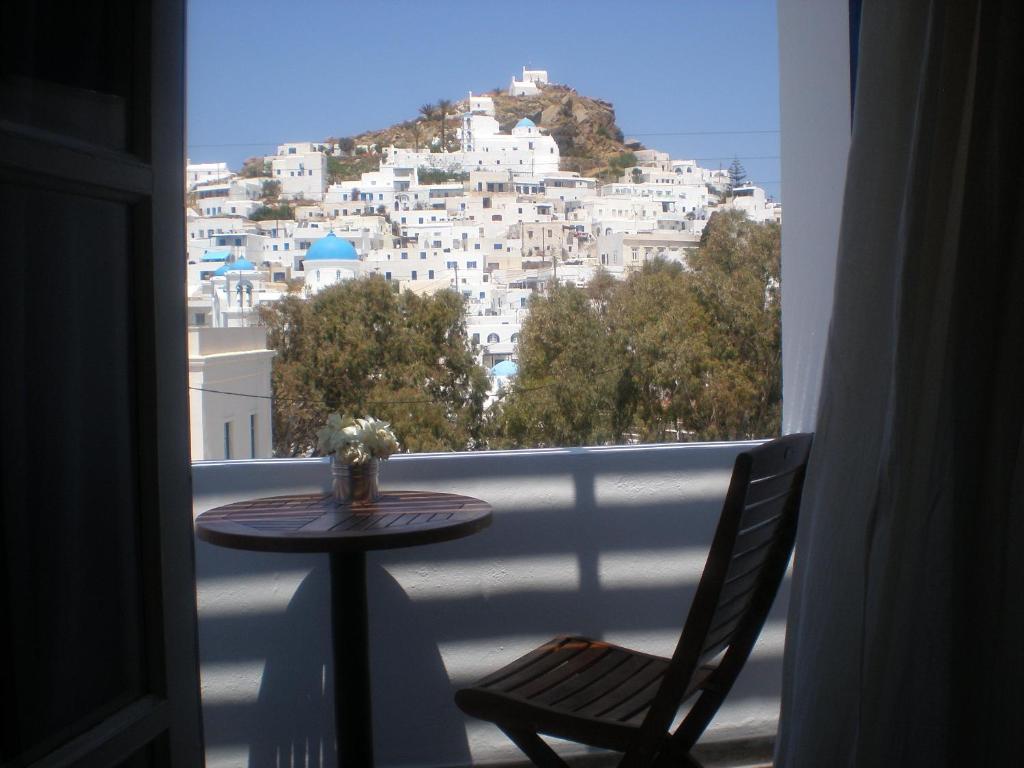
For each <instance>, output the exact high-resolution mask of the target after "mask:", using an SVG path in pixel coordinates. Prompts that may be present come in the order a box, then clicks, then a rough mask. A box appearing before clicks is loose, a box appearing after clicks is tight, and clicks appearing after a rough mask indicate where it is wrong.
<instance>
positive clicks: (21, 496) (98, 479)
mask: <svg viewBox="0 0 1024 768" xmlns="http://www.w3.org/2000/svg"><path fill="white" fill-rule="evenodd" d="M0 227H2V230H3V231H4V232H5V233H6V235H7V237H8V238H9V245H10V246H11V252H12V253H17V254H33V253H34V254H36V257H35V258H32V259H21V258H18V259H9V260H8V262H7V277H8V278H9V279H10V280H11V281H12V282H11V284H12V285H14V286H17V288H16V289H15V290H14V291H13V293H12V295H13V300H12V303H11V304H9V305H8V307H7V309H8V312H7V317H6V329H5V330H6V331H7V335H6V342H5V343H6V345H7V347H8V350H9V352H10V353H11V356H12V357H13V358H14V359H16V360H22V361H24V363H23V368H22V369H21V370H19V371H17V372H12V373H11V375H8V376H5V377H2V383H0V414H2V423H3V430H4V439H3V441H0V460H2V462H3V466H4V472H3V474H2V479H0V493H2V496H0V501H2V507H3V509H4V514H3V516H2V517H0V563H2V565H0V626H2V627H3V630H2V631H0V638H2V639H0V682H2V683H3V685H2V688H3V696H2V697H0V698H2V699H3V708H4V710H3V715H4V717H3V718H2V719H3V721H4V723H5V725H4V728H3V730H2V731H0V735H2V741H0V753H2V754H0V758H2V760H0V762H6V761H7V760H9V759H12V758H13V757H15V756H17V755H23V756H24V755H26V754H33V753H37V752H38V751H39V750H42V749H49V748H52V747H53V746H54V745H55V744H58V743H60V742H62V741H66V740H67V739H69V738H71V737H73V736H74V735H76V734H77V733H80V732H81V731H83V730H84V729H86V728H88V727H89V726H91V725H93V724H94V723H95V722H97V721H99V720H100V719H102V718H103V717H106V716H107V715H109V714H110V713H111V712H112V711H114V710H116V709H117V708H119V707H121V706H123V705H124V704H126V703H128V702H130V701H132V700H134V699H135V698H137V697H138V696H140V695H141V694H142V692H143V690H144V684H145V679H144V665H145V662H146V660H147V654H146V649H145V646H144V642H145V638H144V631H143V615H142V607H141V598H140V586H141V585H140V572H141V571H140V568H141V563H140V552H139V546H140V545H139V541H140V536H141V533H140V522H139V494H138V488H137V483H138V471H137V462H136V449H137V444H138V441H137V439H136V433H135V429H136V424H135V413H134V411H135V406H134V398H135V386H134V375H135V359H134V358H135V355H134V351H133V346H134V341H133V333H132V324H133V317H132V311H131V306H132V276H133V271H134V269H135V267H136V265H135V264H134V263H133V261H132V253H131V246H130V243H131V239H130V238H131V210H130V207H129V206H128V205H126V204H123V203H114V202H108V201H100V200H93V199H87V198H82V197H76V196H72V195H67V194H63V193H58V192H51V191H46V190H38V189H32V188H29V187H19V186H14V185H11V184H0ZM55 382H57V383H59V386H55V385H54V383H55ZM82 404H85V407H83V405H82ZM3 646H6V647H3ZM14 660H17V663H16V664H15V661H14Z"/></svg>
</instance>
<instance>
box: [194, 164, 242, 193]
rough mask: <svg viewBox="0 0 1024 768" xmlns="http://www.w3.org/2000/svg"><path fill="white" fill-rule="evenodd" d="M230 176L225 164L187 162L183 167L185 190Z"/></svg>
mask: <svg viewBox="0 0 1024 768" xmlns="http://www.w3.org/2000/svg"><path fill="white" fill-rule="evenodd" d="M230 176H231V170H230V169H229V168H228V164H227V163H193V162H192V161H191V160H190V161H188V163H187V165H186V166H185V188H186V189H192V187H194V186H196V185H197V184H205V183H206V182H208V181H219V180H221V179H226V178H229V177H230Z"/></svg>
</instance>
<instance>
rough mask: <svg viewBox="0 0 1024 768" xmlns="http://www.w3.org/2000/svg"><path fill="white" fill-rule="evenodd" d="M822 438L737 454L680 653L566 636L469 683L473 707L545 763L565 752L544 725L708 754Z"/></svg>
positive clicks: (635, 760)
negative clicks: (708, 732) (708, 731)
mask: <svg viewBox="0 0 1024 768" xmlns="http://www.w3.org/2000/svg"><path fill="white" fill-rule="evenodd" d="M811 439H812V436H811V435H789V436H788V437H783V438H780V439H778V440H773V441H772V442H770V443H767V444H765V445H761V446H758V447H757V448H753V449H752V450H749V451H744V452H743V453H741V454H739V456H737V457H736V464H735V466H734V468H733V474H732V481H731V482H730V485H729V491H728V494H727V495H726V498H725V505H724V507H723V509H722V516H721V519H720V520H719V523H718V528H717V530H716V531H715V536H714V540H713V541H712V544H711V551H710V553H709V555H708V560H707V563H706V565H705V566H704V573H703V575H702V576H701V580H700V584H699V585H698V586H697V592H696V594H695V596H694V599H693V604H692V605H691V607H690V612H689V615H688V616H687V619H686V624H685V626H684V628H683V632H682V634H681V635H680V637H679V642H678V643H677V645H676V649H675V652H674V653H673V654H672V658H671V659H666V658H662V657H659V656H652V655H650V654H646V653H641V652H639V651H633V650H630V649H628V648H622V647H620V646H616V645H612V644H610V643H605V642H602V641H600V640H592V639H589V638H585V637H572V636H563V637H557V638H555V639H554V640H551V641H550V642H548V643H545V644H544V645H542V646H541V647H540V648H537V649H536V650H534V651H532V652H531V653H528V654H526V655H525V656H523V657H521V658H519V659H517V660H516V661H513V662H512V663H511V664H509V665H508V666H506V667H503V668H502V669H500V670H498V671H497V672H495V673H494V674H492V675H489V676H487V677H485V678H483V679H481V680H479V681H478V682H476V683H475V684H474V685H471V686H470V687H468V688H463V689H461V690H459V691H458V692H457V693H456V694H455V701H456V703H457V704H458V705H459V707H460V708H461V709H462V711H464V712H465V713H467V714H469V715H472V716H474V717H478V718H481V719H483V720H489V721H491V722H493V723H495V724H496V725H497V726H498V727H499V728H501V730H502V731H504V732H505V734H506V735H508V737H509V738H510V739H511V740H512V741H513V742H515V743H516V745H517V746H518V747H519V748H520V749H521V750H522V751H523V752H525V753H526V755H527V756H528V757H529V758H530V759H531V760H532V761H533V762H534V763H535V764H536V765H538V766H541V767H542V768H554V767H555V766H562V767H564V766H565V765H566V763H565V762H563V761H562V759H561V758H559V757H558V755H557V754H556V753H555V751H554V750H552V749H551V747H549V746H548V744H547V743H546V742H544V741H543V740H542V739H541V738H540V736H539V734H546V735H550V736H556V737H559V738H563V739H569V740H572V741H578V742H582V743H584V744H589V745H591V746H595V747H602V748H605V749H610V750H615V751H619V752H623V753H625V754H624V755H623V758H622V760H621V762H620V763H619V765H620V766H625V767H626V768H635V767H636V766H648V765H650V766H658V768H661V767H662V766H670V765H683V766H699V765H700V763H698V762H697V761H696V760H695V759H694V758H693V757H692V755H690V749H691V748H692V747H693V745H694V744H695V743H696V742H697V739H698V738H700V735H701V734H702V733H703V731H704V729H705V728H706V727H707V725H708V723H709V722H710V721H711V718H712V717H714V714H715V712H716V711H717V710H718V707H719V706H720V705H721V703H722V701H723V699H725V696H726V694H727V693H728V692H729V689H730V688H731V687H732V685H733V683H734V682H735V680H736V677H737V675H739V672H740V670H741V669H742V667H743V664H744V662H746V660H747V656H748V655H749V654H750V650H751V648H753V645H754V641H755V640H756V639H757V636H758V634H759V633H760V631H761V626H762V625H763V624H764V621H765V617H766V616H767V615H768V611H769V609H770V608H771V604H772V601H773V600H774V598H775V593H776V592H777V591H778V588H779V584H780V582H781V581H782V577H783V574H784V573H785V571H786V565H787V563H788V561H789V555H790V552H791V551H792V549H793V542H794V539H795V537H796V522H797V512H798V509H799V506H800V493H801V489H802V486H803V477H804V469H805V467H806V465H807V456H808V454H809V452H810V448H811ZM691 699H692V703H691V705H690V706H689V709H688V711H687V712H686V715H685V717H684V718H683V720H682V721H681V723H680V724H679V726H678V727H677V728H676V729H675V731H671V732H670V730H669V729H670V727H671V725H672V722H673V720H674V718H675V717H676V714H677V713H678V712H679V709H680V707H681V706H682V705H683V704H684V703H686V702H688V701H690V700H691Z"/></svg>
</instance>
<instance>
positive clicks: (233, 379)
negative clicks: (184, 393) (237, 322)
mask: <svg viewBox="0 0 1024 768" xmlns="http://www.w3.org/2000/svg"><path fill="white" fill-rule="evenodd" d="M274 354H275V353H274V352H273V351H272V350H269V349H267V331H266V329H265V328H259V327H249V328H189V331H188V384H189V411H190V416H191V419H190V422H191V443H192V460H193V461H203V460H206V459H267V458H270V457H271V456H272V455H273V440H272V437H273V436H272V427H271V417H270V404H271V400H270V396H271V387H270V367H271V360H272V359H273V357H274Z"/></svg>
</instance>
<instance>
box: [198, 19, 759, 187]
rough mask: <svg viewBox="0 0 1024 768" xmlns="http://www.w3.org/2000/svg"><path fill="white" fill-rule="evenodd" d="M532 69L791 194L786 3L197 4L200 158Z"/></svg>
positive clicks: (392, 110) (378, 115)
mask: <svg viewBox="0 0 1024 768" xmlns="http://www.w3.org/2000/svg"><path fill="white" fill-rule="evenodd" d="M524 64H529V65H532V66H534V67H536V68H539V69H547V70H548V73H549V75H550V77H551V80H552V81H554V82H558V83H565V84H567V85H571V86H572V87H574V88H576V90H577V91H579V92H580V93H582V94H584V95H587V96H594V97H597V98H602V99H605V100H607V101H611V102H612V103H613V104H614V105H615V111H616V117H617V120H618V123H619V126H620V127H621V128H622V129H623V131H624V132H625V133H626V135H627V136H636V137H637V138H638V139H640V140H641V141H643V142H644V144H645V145H646V146H648V147H654V148H657V149H661V150H664V151H667V152H669V153H671V155H672V156H673V157H675V158H696V159H698V160H699V161H700V162H701V164H702V165H705V166H708V167H713V168H717V167H719V165H721V166H722V167H727V166H728V165H729V162H730V161H731V159H732V158H733V156H738V157H739V158H740V160H741V162H742V163H743V165H744V166H745V167H746V169H747V174H748V177H749V178H750V179H752V180H754V181H758V182H760V183H762V184H763V186H765V187H766V188H767V189H768V191H769V193H771V194H773V195H775V196H777V197H778V196H779V184H778V180H779V161H778V159H777V156H778V154H779V136H778V133H777V130H778V127H779V93H778V79H779V78H778V33H777V30H776V17H775V2H774V0H717V1H708V2H705V1H704V0H634V1H633V2H629V3H623V2H621V0H620V1H619V2H606V1H605V0H589V1H587V0H548V2H503V3H497V2H483V1H482V0H481V1H478V2H468V0H446V1H442V2H425V1H424V0H419V1H416V0H374V1H373V2H361V3H356V2H349V1H347V0H345V1H342V0H335V2H326V1H321V0H296V2H290V3H288V2H281V0H277V1H276V2H268V1H267V0H190V2H189V30H188V68H189V69H188V110H189V111H188V142H189V148H188V154H189V157H190V158H191V159H192V161H193V162H210V161H214V160H226V161H227V162H228V164H229V165H230V166H231V167H232V168H237V167H239V166H240V165H241V163H242V160H243V159H245V158H246V157H249V156H251V155H257V154H266V153H270V152H272V151H273V150H274V147H275V145H276V144H278V143H281V142H285V141H306V140H309V141H313V140H318V139H322V138H324V137H327V136H345V135H351V134H355V133H358V132H360V131H363V130H368V129H373V128H383V127H385V126H387V125H390V124H392V123H395V122H398V121H400V120H406V119H409V118H411V117H414V116H415V115H416V110H417V107H418V106H419V105H421V104H424V103H427V102H435V101H437V100H438V99H441V98H448V99H453V100H454V99H457V98H462V97H464V96H465V95H466V92H467V91H470V90H473V91H486V90H490V89H491V88H495V87H497V86H502V87H507V86H508V83H509V81H510V80H511V78H512V75H514V74H517V73H519V72H520V69H521V67H522V66H523V65H524ZM726 131H737V132H740V131H742V132H744V133H725V132H726ZM644 134H648V135H644ZM649 134H660V135H649ZM672 134H676V135H672Z"/></svg>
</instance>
